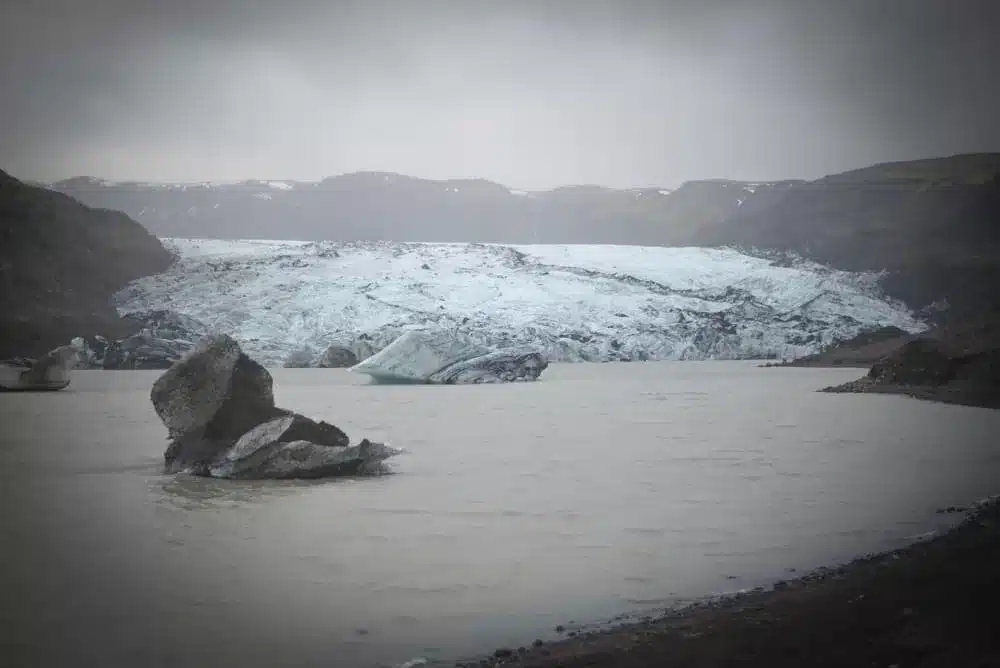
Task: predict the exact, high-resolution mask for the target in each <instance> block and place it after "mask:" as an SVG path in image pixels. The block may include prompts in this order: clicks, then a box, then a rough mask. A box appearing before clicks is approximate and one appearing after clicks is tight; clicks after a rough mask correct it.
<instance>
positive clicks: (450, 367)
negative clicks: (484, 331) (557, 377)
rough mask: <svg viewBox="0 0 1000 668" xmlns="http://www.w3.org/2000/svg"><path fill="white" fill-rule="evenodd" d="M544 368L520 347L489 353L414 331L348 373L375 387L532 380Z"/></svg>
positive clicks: (452, 339)
mask: <svg viewBox="0 0 1000 668" xmlns="http://www.w3.org/2000/svg"><path fill="white" fill-rule="evenodd" d="M546 366H547V364H546V363H545V362H544V360H543V359H542V357H541V355H539V354H538V353H533V352H528V351H525V350H523V349H520V348H519V349H503V350H497V351H492V352H491V351H489V350H486V349H484V348H483V347H482V346H479V345H476V344H475V343H473V342H471V341H469V340H467V339H465V338H463V337H460V336H456V335H454V334H450V333H447V332H430V331H421V330H414V331H409V332H406V333H405V334H403V335H402V336H400V337H399V338H397V339H396V340H395V341H393V342H392V343H390V344H389V345H388V346H386V347H385V348H383V349H382V350H381V351H379V352H378V353H376V354H375V355H372V356H371V357H369V358H368V359H366V360H364V361H363V362H361V363H360V364H357V365H355V366H353V367H351V370H352V371H357V372H358V373H364V374H367V375H369V376H371V377H372V378H373V379H374V380H375V381H376V382H379V383H502V382H509V381H512V380H522V379H523V380H535V379H537V378H538V376H539V374H541V372H542V370H544V369H545V367H546Z"/></svg>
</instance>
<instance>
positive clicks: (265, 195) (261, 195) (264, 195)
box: [253, 193, 274, 199]
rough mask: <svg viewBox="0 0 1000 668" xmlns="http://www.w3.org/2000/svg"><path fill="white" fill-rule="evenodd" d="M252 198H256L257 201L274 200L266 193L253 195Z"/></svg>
mask: <svg viewBox="0 0 1000 668" xmlns="http://www.w3.org/2000/svg"><path fill="white" fill-rule="evenodd" d="M253 197H256V198H257V199H274V198H273V197H271V195H269V194H267V193H254V194H253Z"/></svg>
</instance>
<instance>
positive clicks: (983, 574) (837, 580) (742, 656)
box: [455, 499, 1000, 668]
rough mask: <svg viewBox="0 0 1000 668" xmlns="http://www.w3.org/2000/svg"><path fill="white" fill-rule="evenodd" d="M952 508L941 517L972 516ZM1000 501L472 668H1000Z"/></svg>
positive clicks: (504, 652)
mask: <svg viewBox="0 0 1000 668" xmlns="http://www.w3.org/2000/svg"><path fill="white" fill-rule="evenodd" d="M965 510H966V509H962V508H948V509H942V511H941V512H963V511H965ZM997 600H1000V503H998V502H997V500H996V499H993V500H990V501H988V502H985V503H982V504H978V505H977V506H976V507H974V508H973V509H972V510H971V512H969V514H968V516H967V517H966V518H965V519H964V521H962V522H961V523H960V524H959V525H958V526H956V527H955V528H954V529H952V530H951V531H948V532H947V533H944V534H942V535H939V536H936V537H933V538H931V539H929V540H924V541H920V542H917V543H914V544H912V545H909V546H907V547H904V548H901V549H898V550H892V551H889V552H885V553H880V554H876V555H866V556H863V557H860V558H858V559H856V560H854V561H852V562H850V563H849V564H846V565H843V566H838V567H835V568H824V569H819V570H816V571H813V572H811V573H809V574H807V575H805V576H803V577H800V578H797V579H794V580H788V581H783V582H779V583H777V584H776V585H775V586H774V587H773V589H770V590H763V589H757V590H754V591H751V592H747V593H744V594H738V595H735V596H729V597H723V598H719V599H714V600H708V601H705V602H701V603H697V604H694V605H691V606H688V607H686V608H683V609H680V610H676V611H671V612H668V613H666V614H665V615H663V616H662V617H660V618H656V619H647V620H645V621H642V622H638V623H628V624H623V625H620V626H618V627H616V628H611V629H609V630H604V631H597V632H588V633H583V634H577V635H573V637H567V638H566V639H565V640H561V641H558V642H555V643H548V644H545V643H542V642H541V641H536V642H535V643H534V644H533V645H532V646H531V647H521V648H499V649H497V650H495V651H494V652H493V653H492V654H491V655H490V656H487V657H481V658H477V659H475V660H471V661H464V662H458V663H456V664H455V665H456V666H461V667H463V668H473V667H488V666H522V667H524V668H557V667H558V668H583V667H585V666H586V667H588V668H605V667H607V668H610V667H612V666H615V667H621V668H639V667H640V666H641V667H646V666H702V667H708V666H736V665H739V666H748V667H756V666H761V667H762V668H763V667H765V666H766V667H767V668H781V667H783V666H789V667H792V666H794V667H795V668H800V667H801V666H806V665H808V666H831V667H832V666H865V667H871V666H881V667H884V668H891V667H892V666H896V667H897V668H909V667H912V666H917V667H926V668H930V667H931V666H959V665H961V666H1000V633H997V631H998V630H1000V627H998V625H997V623H996V622H995V621H994V619H995V617H996V614H995V608H996V605H997V603H996V602H997Z"/></svg>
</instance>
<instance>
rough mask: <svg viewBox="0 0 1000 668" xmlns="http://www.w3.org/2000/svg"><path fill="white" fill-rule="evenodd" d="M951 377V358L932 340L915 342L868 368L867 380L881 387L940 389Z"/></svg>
mask: <svg viewBox="0 0 1000 668" xmlns="http://www.w3.org/2000/svg"><path fill="white" fill-rule="evenodd" d="M954 373H955V358H953V357H952V356H951V355H949V354H948V351H947V350H946V349H945V347H944V345H943V344H941V343H940V342H938V341H934V340H933V339H916V340H914V341H910V342H909V343H904V344H903V345H902V346H900V347H899V349H898V350H896V351H894V352H892V353H890V354H889V355H887V356H886V357H885V358H883V359H881V360H879V361H878V362H876V363H875V364H874V365H872V368H871V370H869V372H868V378H869V379H871V380H872V381H873V382H875V383H881V384H883V385H943V384H944V383H947V382H948V381H949V380H951V378H952V376H953V375H954Z"/></svg>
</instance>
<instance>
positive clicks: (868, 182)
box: [699, 154, 1000, 317]
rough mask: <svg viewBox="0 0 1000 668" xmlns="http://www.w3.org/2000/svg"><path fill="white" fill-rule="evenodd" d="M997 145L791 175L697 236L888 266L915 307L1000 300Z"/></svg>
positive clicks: (961, 309)
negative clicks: (983, 150)
mask: <svg viewBox="0 0 1000 668" xmlns="http://www.w3.org/2000/svg"><path fill="white" fill-rule="evenodd" d="M998 218H1000V154H973V155H968V156H954V157H950V158H941V159H937V160H922V161H916V162H912V163H888V164H885V165H876V166H873V167H870V168H866V169H862V170H856V171H853V172H846V173H844V174H839V175H834V176H830V177H826V178H824V179H819V180H817V181H813V182H809V183H802V184H796V185H792V186H790V187H788V188H787V189H785V191H784V192H783V193H781V194H780V196H779V197H776V198H775V199H774V201H773V202H771V203H770V205H769V206H767V207H765V208H763V209H758V210H748V211H745V212H741V213H740V214H739V215H735V216H733V217H731V218H729V219H728V220H727V221H725V222H724V223H723V224H722V225H719V226H717V227H715V228H714V229H713V230H711V231H710V232H709V233H707V234H706V235H704V236H703V237H702V238H701V239H699V241H700V243H704V244H707V245H716V244H735V245H745V246H755V247H759V248H769V249H778V250H790V251H794V252H797V253H801V254H803V255H805V256H807V257H809V258H812V259H814V260H816V261H818V262H822V263H824V264H829V265H831V266H834V267H837V268H840V269H845V270H849V271H871V270H885V271H886V272H887V275H886V276H885V277H884V278H883V280H882V285H883V287H884V288H885V289H886V291H887V292H888V293H889V294H890V295H892V296H894V297H897V298H900V299H903V300H904V301H906V302H907V303H908V304H910V305H911V306H913V307H915V308H921V307H925V306H927V305H929V304H930V303H932V302H934V301H937V300H947V302H948V303H949V304H950V307H951V315H952V316H954V317H964V316H966V315H969V314H972V313H976V312H978V311H981V310H988V309H996V308H998V307H1000V297H998V296H997V295H996V293H995V291H994V290H993V289H992V286H993V285H995V284H996V283H997V280H998V279H1000V220H998Z"/></svg>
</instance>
